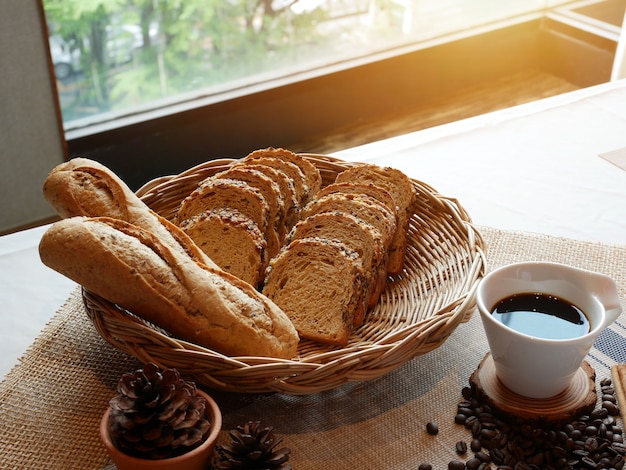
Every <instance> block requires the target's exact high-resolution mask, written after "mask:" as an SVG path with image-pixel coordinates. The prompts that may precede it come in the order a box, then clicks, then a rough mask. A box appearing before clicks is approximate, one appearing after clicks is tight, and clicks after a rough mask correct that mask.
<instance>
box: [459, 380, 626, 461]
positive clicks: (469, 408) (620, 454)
mask: <svg viewBox="0 0 626 470" xmlns="http://www.w3.org/2000/svg"><path fill="white" fill-rule="evenodd" d="M601 383H602V386H601V395H600V397H601V400H600V402H601V405H600V406H599V407H596V408H595V409H594V410H593V411H591V412H590V413H589V414H588V415H583V416H579V417H577V418H576V419H573V420H572V421H570V422H568V423H563V424H553V425H551V426H548V425H546V424H544V425H543V426H542V425H540V424H539V423H530V422H525V423H520V422H518V421H517V420H516V419H514V418H513V419H512V418H507V417H506V416H500V415H499V414H498V413H496V412H494V410H493V409H491V407H490V406H488V405H487V404H486V403H484V402H483V400H482V397H480V396H473V393H470V392H472V390H471V388H470V389H467V388H466V389H464V391H463V392H462V394H463V401H462V402H461V403H459V405H458V408H457V415H463V416H458V417H457V418H456V419H455V422H457V424H459V425H462V426H464V427H465V428H466V429H468V430H469V431H471V433H472V437H473V438H472V440H471V441H470V446H469V447H470V449H471V450H472V452H474V456H473V457H472V458H470V459H469V460H467V462H466V464H465V465H466V466H465V468H467V469H468V470H479V469H488V468H494V466H496V468H497V469H498V470H540V469H555V470H561V469H581V468H582V469H596V468H597V469H601V468H606V469H618V470H622V469H623V468H626V465H625V464H624V462H625V461H624V455H626V446H625V444H624V440H623V430H622V429H621V427H620V426H619V425H618V421H617V418H616V417H617V416H618V415H619V407H618V405H617V400H616V398H615V396H614V390H613V388H612V382H611V381H610V380H606V379H604V380H602V382H601ZM465 448H466V449H467V446H465ZM459 455H462V454H459ZM454 462H456V461H454ZM451 464H452V462H451ZM448 468H459V469H461V468H462V467H460V466H459V467H450V466H449V467H448Z"/></svg>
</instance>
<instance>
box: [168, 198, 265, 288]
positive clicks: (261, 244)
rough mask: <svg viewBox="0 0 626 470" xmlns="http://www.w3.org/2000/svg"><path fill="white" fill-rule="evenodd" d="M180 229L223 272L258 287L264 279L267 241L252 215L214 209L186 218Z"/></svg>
mask: <svg viewBox="0 0 626 470" xmlns="http://www.w3.org/2000/svg"><path fill="white" fill-rule="evenodd" d="M180 228H181V229H182V230H183V231H184V232H185V233H186V234H188V235H189V236H190V237H191V238H192V239H193V241H194V242H195V243H196V245H198V247H199V248H200V249H201V250H202V251H203V252H205V253H206V254H207V255H208V256H209V257H210V258H211V259H212V260H213V261H214V262H215V263H216V264H217V265H218V266H219V267H220V268H222V269H223V270H224V271H226V272H228V273H230V274H232V275H234V276H237V277H238V278H239V279H241V280H243V281H246V282H247V283H249V284H251V285H252V286H255V287H256V286H258V285H259V283H260V282H261V281H262V280H263V275H264V273H265V268H266V267H267V263H268V261H269V258H268V254H267V242H266V241H265V237H264V236H263V234H262V233H261V231H260V230H259V227H258V226H257V224H255V223H254V222H253V221H252V220H250V218H249V217H246V216H245V215H243V214H241V213H240V212H238V211H236V210H231V209H212V210H210V211H207V212H203V213H202V214H198V215H194V216H193V217H191V218H189V219H187V220H185V221H184V222H183V223H182V224H181V226H180Z"/></svg>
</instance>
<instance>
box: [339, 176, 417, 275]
mask: <svg viewBox="0 0 626 470" xmlns="http://www.w3.org/2000/svg"><path fill="white" fill-rule="evenodd" d="M335 181H336V182H337V183H344V182H352V183H355V182H362V183H371V184H374V185H377V186H381V187H383V188H385V189H386V190H387V191H388V192H389V194H391V196H392V197H393V199H394V201H395V204H396V212H397V217H398V230H397V232H396V235H395V236H394V240H393V242H392V244H391V248H390V252H389V267H388V269H389V273H390V274H392V275H396V274H400V273H401V272H402V270H403V269H404V256H405V253H406V247H407V234H408V229H409V221H410V217H411V214H412V213H413V211H414V207H413V206H414V204H415V188H414V186H413V183H412V182H411V180H410V178H409V177H408V176H407V175H405V174H404V173H402V172H401V171H400V170H397V169H395V168H390V167H380V166H377V165H371V164H361V165H355V166H353V167H351V168H349V169H347V170H345V171H343V172H341V173H339V174H338V175H337V177H336V179H335Z"/></svg>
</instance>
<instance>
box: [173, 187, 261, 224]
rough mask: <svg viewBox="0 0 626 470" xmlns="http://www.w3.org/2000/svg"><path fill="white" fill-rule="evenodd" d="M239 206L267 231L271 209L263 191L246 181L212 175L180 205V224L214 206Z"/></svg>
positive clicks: (233, 207) (235, 208) (236, 207)
mask: <svg viewBox="0 0 626 470" xmlns="http://www.w3.org/2000/svg"><path fill="white" fill-rule="evenodd" d="M223 208H227V209H232V210H237V211H239V212H241V213H242V214H244V215H245V216H247V217H249V218H250V219H252V220H253V221H254V222H255V223H256V224H257V226H258V227H259V230H261V233H265V232H266V231H267V226H268V224H269V214H270V209H269V205H268V203H267V201H266V200H265V198H264V197H263V195H262V194H261V192H260V191H259V190H258V189H256V188H255V187H253V186H251V185H250V184H248V183H246V182H245V181H238V180H233V179H226V178H224V179H221V178H214V177H209V178H207V179H205V180H204V181H203V182H202V183H201V184H200V186H199V187H198V188H197V189H196V190H194V191H193V192H192V193H191V194H190V195H189V196H187V197H186V198H185V199H183V200H182V201H181V203H180V206H179V208H178V214H177V221H176V223H177V225H182V223H183V222H184V221H185V220H187V219H189V218H191V217H193V216H194V215H198V214H201V213H203V212H206V211H208V210H211V209H223Z"/></svg>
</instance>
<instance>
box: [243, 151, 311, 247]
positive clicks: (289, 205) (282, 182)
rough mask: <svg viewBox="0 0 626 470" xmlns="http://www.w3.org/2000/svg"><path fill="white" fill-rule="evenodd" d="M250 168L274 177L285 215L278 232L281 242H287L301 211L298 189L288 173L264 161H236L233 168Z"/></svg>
mask: <svg viewBox="0 0 626 470" xmlns="http://www.w3.org/2000/svg"><path fill="white" fill-rule="evenodd" d="M239 167H243V168H250V169H252V170H256V171H259V172H261V173H263V174H264V175H266V176H268V177H269V178H271V179H272V181H274V182H275V183H276V184H277V185H278V188H279V190H280V193H281V195H282V199H283V203H284V211H285V213H284V215H283V220H282V221H281V223H280V225H279V226H278V234H279V238H280V242H281V244H283V243H284V242H285V237H286V236H287V232H288V227H289V228H291V227H293V225H294V224H295V223H296V220H297V217H298V213H299V211H300V204H299V203H298V200H297V199H296V189H295V187H294V185H293V181H291V179H290V178H289V177H288V176H287V174H286V173H285V172H284V171H283V170H280V169H277V168H273V167H271V166H267V165H263V164H262V163H255V162H240V161H237V162H234V163H233V168H239Z"/></svg>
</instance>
